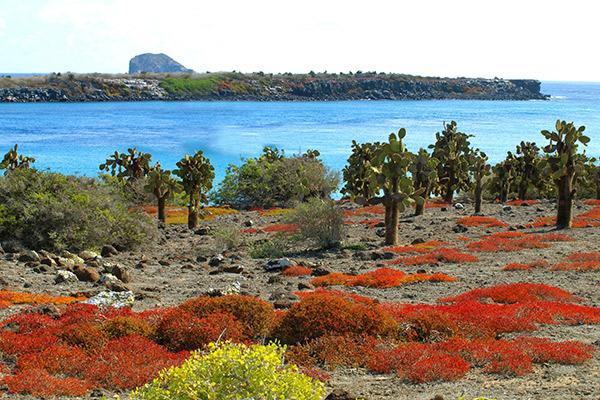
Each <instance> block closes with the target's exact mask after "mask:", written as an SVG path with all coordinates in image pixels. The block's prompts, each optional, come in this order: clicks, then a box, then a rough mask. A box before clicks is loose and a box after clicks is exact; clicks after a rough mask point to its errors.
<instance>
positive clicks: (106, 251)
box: [100, 244, 119, 257]
mask: <svg viewBox="0 0 600 400" xmlns="http://www.w3.org/2000/svg"><path fill="white" fill-rule="evenodd" d="M100 254H101V255H102V257H111V256H116V255H117V254H119V252H118V251H117V249H115V247H114V246H111V245H110V244H107V245H104V246H102V250H101V251H100Z"/></svg>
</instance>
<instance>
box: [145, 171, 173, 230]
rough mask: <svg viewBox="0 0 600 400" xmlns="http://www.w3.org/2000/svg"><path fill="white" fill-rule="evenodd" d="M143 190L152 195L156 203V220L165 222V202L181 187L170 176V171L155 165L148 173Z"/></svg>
mask: <svg viewBox="0 0 600 400" xmlns="http://www.w3.org/2000/svg"><path fill="white" fill-rule="evenodd" d="M144 189H145V190H146V191H147V192H148V193H152V194H154V196H155V197H156V202H157V210H158V220H159V221H161V222H165V220H166V215H165V207H166V203H167V200H169V199H170V198H172V197H173V195H174V194H175V193H177V192H178V191H179V190H180V189H181V186H180V185H179V183H178V182H177V181H176V180H175V179H174V178H173V176H172V175H171V171H169V170H165V169H162V168H161V167H160V165H158V164H157V165H156V166H155V167H154V168H152V170H151V171H150V172H149V173H148V179H147V181H146V185H145V186H144Z"/></svg>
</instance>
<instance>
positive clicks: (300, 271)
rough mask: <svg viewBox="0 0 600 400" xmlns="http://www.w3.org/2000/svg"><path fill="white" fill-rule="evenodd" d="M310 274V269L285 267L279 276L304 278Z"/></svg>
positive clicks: (298, 266)
mask: <svg viewBox="0 0 600 400" xmlns="http://www.w3.org/2000/svg"><path fill="white" fill-rule="evenodd" d="M311 273H312V268H309V267H303V266H301V265H292V266H290V267H286V268H284V269H283V271H281V275H283V276H306V275H310V274H311Z"/></svg>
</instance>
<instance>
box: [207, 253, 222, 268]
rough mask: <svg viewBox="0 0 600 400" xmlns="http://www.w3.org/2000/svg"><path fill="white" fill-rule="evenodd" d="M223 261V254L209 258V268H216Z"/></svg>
mask: <svg viewBox="0 0 600 400" xmlns="http://www.w3.org/2000/svg"><path fill="white" fill-rule="evenodd" d="M224 260H225V257H223V254H217V255H216V256H214V257H211V259H210V260H208V265H210V266H211V267H218V266H219V265H220V264H221V263H222V262H223V261H224Z"/></svg>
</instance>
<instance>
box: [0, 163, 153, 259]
mask: <svg viewBox="0 0 600 400" xmlns="http://www.w3.org/2000/svg"><path fill="white" fill-rule="evenodd" d="M155 229H156V228H155V227H154V226H153V224H152V223H151V220H150V218H149V217H147V216H146V215H145V214H143V213H142V212H141V211H136V210H135V209H134V208H132V205H131V203H130V202H128V201H127V200H126V199H124V198H123V197H122V195H121V193H120V192H119V191H118V190H115V189H114V188H113V187H110V186H108V185H105V184H101V183H99V182H98V181H97V180H94V179H89V178H79V177H73V176H65V175H61V174H56V173H49V172H39V171H35V170H18V171H14V172H13V173H11V174H9V175H7V176H5V177H0V241H4V240H18V241H20V242H21V243H22V244H23V245H25V246H27V247H29V248H32V249H41V248H43V249H47V250H56V251H59V250H65V249H66V250H71V251H80V250H84V249H91V248H99V247H100V246H102V245H104V244H113V245H118V246H122V247H125V248H131V247H134V246H136V245H139V244H141V243H142V242H144V241H145V240H147V239H149V238H150V237H152V236H153V235H154V233H155Z"/></svg>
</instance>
